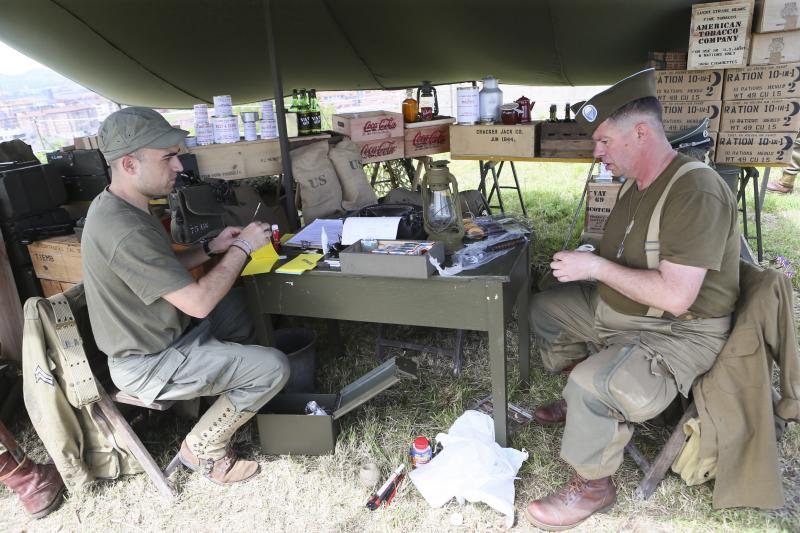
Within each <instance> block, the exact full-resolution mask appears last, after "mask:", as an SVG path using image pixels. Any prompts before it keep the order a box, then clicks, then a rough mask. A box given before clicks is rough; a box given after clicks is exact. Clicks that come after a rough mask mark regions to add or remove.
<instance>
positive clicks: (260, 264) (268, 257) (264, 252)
mask: <svg viewBox="0 0 800 533" xmlns="http://www.w3.org/2000/svg"><path fill="white" fill-rule="evenodd" d="M277 261H278V252H276V251H275V248H274V247H273V246H272V243H267V244H266V245H264V246H262V247H261V248H259V249H258V250H256V251H255V252H253V253H252V254H250V262H249V263H247V266H246V267H244V270H242V273H241V274H240V275H241V276H251V275H253V274H264V273H266V272H269V271H270V270H272V267H273V265H275V263H276V262H277Z"/></svg>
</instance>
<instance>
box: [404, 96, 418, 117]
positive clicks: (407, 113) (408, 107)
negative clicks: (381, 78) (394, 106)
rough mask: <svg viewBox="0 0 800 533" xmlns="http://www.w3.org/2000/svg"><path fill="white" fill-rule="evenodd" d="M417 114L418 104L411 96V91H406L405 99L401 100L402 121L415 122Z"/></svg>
mask: <svg viewBox="0 0 800 533" xmlns="http://www.w3.org/2000/svg"><path fill="white" fill-rule="evenodd" d="M418 113H419V103H418V102H417V101H416V100H415V99H414V97H413V96H412V90H411V89H406V99H405V100H403V120H404V121H406V122H416V121H417V114H418Z"/></svg>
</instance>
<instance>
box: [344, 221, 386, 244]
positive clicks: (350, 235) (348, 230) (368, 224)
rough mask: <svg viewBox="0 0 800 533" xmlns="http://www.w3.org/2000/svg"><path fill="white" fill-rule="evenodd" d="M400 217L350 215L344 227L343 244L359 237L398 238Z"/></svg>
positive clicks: (354, 240) (352, 241) (350, 242)
mask: <svg viewBox="0 0 800 533" xmlns="http://www.w3.org/2000/svg"><path fill="white" fill-rule="evenodd" d="M399 225H400V217H348V218H346V219H345V220H344V228H342V244H343V245H344V246H349V245H351V244H353V243H354V242H356V241H358V240H359V239H396V238H397V227H398V226H399Z"/></svg>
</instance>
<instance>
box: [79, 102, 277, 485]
mask: <svg viewBox="0 0 800 533" xmlns="http://www.w3.org/2000/svg"><path fill="white" fill-rule="evenodd" d="M187 133H188V132H186V131H184V130H180V129H177V128H173V127H172V126H170V124H169V123H168V122H167V121H166V120H165V119H164V117H162V116H161V115H160V114H158V113H157V112H155V111H153V110H152V109H148V108H145V107H127V108H125V109H121V110H119V111H116V112H114V113H112V114H111V115H109V116H108V118H106V119H105V121H104V122H103V124H102V125H101V126H100V131H99V132H98V140H99V144H100V150H101V151H102V152H103V155H104V156H105V158H106V160H107V161H108V163H109V165H110V167H111V185H109V186H108V187H107V188H106V189H105V190H104V191H103V192H101V193H100V194H99V195H98V196H97V197H96V198H95V199H94V201H93V202H92V205H91V207H90V208H89V212H88V214H87V216H86V225H85V227H84V230H83V235H82V238H81V252H82V254H81V255H82V261H83V284H84V288H85V290H86V303H87V307H88V310H89V319H90V321H91V324H92V332H93V334H94V337H95V341H96V342H97V346H98V348H100V350H102V351H103V353H105V354H106V355H108V366H109V370H110V373H111V378H112V379H113V381H114V384H115V385H116V386H117V387H118V388H119V389H121V390H122V391H124V392H127V393H129V394H131V395H133V396H136V397H137V398H139V399H140V400H142V401H143V402H144V403H146V404H149V403H152V402H153V401H154V400H186V399H191V398H198V397H200V396H218V398H217V400H216V401H215V402H214V403H213V404H212V405H211V407H210V408H209V409H208V410H207V411H206V412H205V414H203V416H202V417H200V420H199V421H198V422H197V424H196V425H195V426H194V428H192V430H191V431H190V432H189V434H188V435H187V436H186V438H185V439H184V441H183V444H182V445H181V449H180V453H179V457H180V461H181V463H183V464H184V465H185V466H187V467H188V468H190V469H192V470H196V471H200V472H201V473H202V474H203V475H204V476H205V477H206V478H208V479H209V480H211V481H213V482H214V483H217V484H219V485H227V484H230V483H234V482H237V481H244V480H246V479H249V478H251V477H252V476H254V475H256V474H257V473H258V471H259V465H258V463H256V462H255V461H246V460H243V459H240V458H238V457H237V455H236V453H235V452H234V450H233V449H232V448H231V447H230V441H231V438H232V437H233V434H234V432H235V431H236V430H237V429H238V428H239V427H241V426H242V425H243V424H244V423H245V422H247V420H249V419H250V418H252V417H253V416H254V415H255V413H256V412H257V411H258V410H259V409H260V408H261V406H263V405H264V404H265V403H267V402H268V401H269V400H270V399H271V398H272V397H273V396H274V395H275V394H276V393H277V392H278V391H280V389H281V388H282V387H283V385H284V384H285V383H286V381H287V380H288V378H289V365H288V361H287V359H286V356H285V355H284V354H283V353H281V352H280V351H278V350H275V349H274V348H265V347H263V346H255V345H254V344H255V342H254V337H255V328H254V326H253V322H252V320H251V318H250V315H249V313H248V310H247V306H246V304H245V300H244V294H242V292H241V289H233V290H231V287H232V286H233V284H234V282H235V281H236V280H237V279H238V278H239V273H240V272H241V271H242V268H243V267H244V265H245V263H246V261H247V260H248V258H249V255H250V252H252V251H253V250H255V249H257V248H260V247H262V246H264V245H265V244H266V243H267V242H268V240H267V237H266V235H267V232H268V231H269V229H270V225H269V224H264V223H261V222H252V223H250V224H248V225H247V226H246V227H244V228H239V227H227V228H225V229H224V230H223V231H222V232H221V233H220V234H219V235H217V236H216V237H214V238H213V239H211V240H207V241H204V244H203V245H200V244H197V245H195V246H193V247H192V248H190V249H189V250H186V251H185V252H182V253H180V254H178V255H176V254H175V252H173V251H172V239H171V238H170V236H169V235H168V234H167V232H166V231H165V230H164V227H163V226H162V224H161V222H160V221H159V220H158V219H157V218H156V217H154V216H153V215H151V214H150V211H149V201H150V200H151V199H152V198H157V197H163V196H165V195H167V194H168V193H169V192H170V191H171V190H172V189H173V187H174V186H175V179H176V177H177V174H178V172H181V171H182V170H183V166H182V165H181V162H180V159H178V152H179V151H180V145H181V143H182V142H183V139H184V137H185V136H186V134H187ZM212 254H213V255H219V256H220V260H219V262H218V263H217V264H216V266H214V268H212V269H210V270H209V271H208V272H207V273H206V274H205V275H204V276H203V277H201V278H200V279H198V280H194V279H193V278H192V276H191V275H190V274H189V270H191V269H193V268H196V267H197V266H199V265H201V264H203V263H204V262H206V261H208V259H209V257H210V256H211V255H212Z"/></svg>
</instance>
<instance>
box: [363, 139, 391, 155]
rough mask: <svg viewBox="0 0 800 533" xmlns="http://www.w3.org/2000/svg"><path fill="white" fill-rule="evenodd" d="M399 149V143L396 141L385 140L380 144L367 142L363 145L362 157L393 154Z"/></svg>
mask: <svg viewBox="0 0 800 533" xmlns="http://www.w3.org/2000/svg"><path fill="white" fill-rule="evenodd" d="M396 149H397V143H396V142H394V141H383V142H381V143H380V144H378V143H375V144H365V145H364V146H362V147H361V157H362V158H363V159H368V158H371V157H382V156H386V155H392V154H393V153H394V151H395V150H396Z"/></svg>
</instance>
